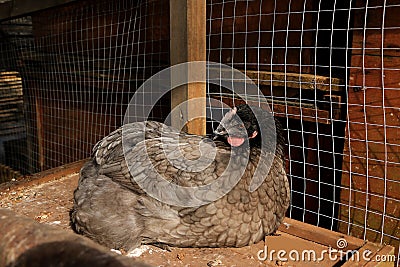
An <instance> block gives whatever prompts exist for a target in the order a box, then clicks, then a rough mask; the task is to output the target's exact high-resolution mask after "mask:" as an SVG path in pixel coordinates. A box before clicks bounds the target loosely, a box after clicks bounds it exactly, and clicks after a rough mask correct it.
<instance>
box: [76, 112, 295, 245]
mask: <svg viewBox="0 0 400 267" xmlns="http://www.w3.org/2000/svg"><path fill="white" fill-rule="evenodd" d="M252 110H254V111H256V112H257V111H258V110H260V109H258V108H252V109H250V107H249V106H248V105H240V106H238V107H237V108H234V109H233V110H231V111H230V112H228V113H227V114H226V115H225V117H224V118H223V120H222V121H221V124H220V125H219V126H218V128H217V130H216V131H215V132H214V133H215V138H214V141H211V140H210V139H207V138H205V137H202V136H196V135H189V134H185V133H182V132H178V131H177V130H175V129H174V128H172V127H168V126H166V125H164V124H162V123H159V122H154V121H147V122H137V123H131V124H126V125H124V126H123V127H125V128H124V130H123V127H121V128H119V129H117V130H116V131H114V132H112V133H111V134H110V135H108V136H107V137H105V138H104V139H103V140H101V141H99V142H98V143H97V144H96V145H95V147H94V148H93V154H92V158H91V160H90V161H89V162H87V163H86V164H85V165H84V166H83V168H82V170H81V172H80V179H79V184H78V188H77V189H76V190H75V192H74V207H73V209H72V211H71V225H72V227H73V228H74V229H75V231H77V232H78V233H80V234H83V235H85V236H88V237H89V238H91V239H93V240H95V241H97V242H99V243H101V244H103V245H105V246H107V247H110V248H116V249H119V248H123V249H125V250H127V251H129V250H132V249H134V248H136V247H138V246H140V245H141V244H157V245H160V244H161V245H167V246H177V247H242V246H246V245H250V244H253V243H256V242H258V241H260V240H262V239H263V238H264V236H265V235H269V234H272V233H274V232H275V231H276V230H277V228H278V226H279V225H280V224H281V222H282V221H283V218H284V216H285V212H286V210H287V208H288V206H289V196H290V194H289V183H288V179H287V176H286V172H285V163H284V149H283V145H284V140H283V137H282V134H281V133H280V132H279V131H280V129H281V126H280V124H279V123H278V122H277V121H276V131H277V133H275V132H272V131H275V127H273V126H271V125H269V124H271V121H264V122H263V118H262V117H261V119H259V120H258V121H257V120H256V117H255V115H254V114H253V112H252ZM239 118H240V119H239ZM260 127H263V128H260ZM240 130H242V131H240ZM124 131H126V132H127V133H128V134H127V135H126V136H127V137H126V140H124V143H125V145H128V146H129V149H127V150H126V151H125V153H124V147H123V144H122V143H123V142H122V139H123V138H122V136H123V132H124ZM260 132H263V134H262V135H261V134H260ZM245 135H246V136H245ZM143 136H144V138H143ZM275 136H276V137H277V140H276V142H275V141H274V142H272V141H270V140H265V139H268V138H269V137H271V138H274V137H275ZM263 139H264V140H263ZM262 142H265V144H267V145H266V147H267V151H265V152H263V151H262V150H261V144H262ZM172 143H174V144H176V143H178V144H179V149H175V150H179V151H180V153H181V154H180V155H181V156H182V157H185V158H186V159H188V160H189V162H190V160H196V159H198V158H199V157H201V156H202V155H212V159H211V161H210V162H208V164H207V166H206V167H205V168H204V169H202V170H201V171H197V170H196V168H193V167H192V166H190V164H188V161H185V160H180V159H179V158H175V160H172V161H171V160H170V159H169V158H168V153H165V151H164V148H166V147H168V146H169V145H171V144H172ZM201 143H203V144H205V145H203V146H202V147H201V148H200V149H199V144H201ZM268 144H270V145H268ZM271 144H272V145H271ZM125 145H124V146H125ZM171 146H172V145H171ZM172 147H173V146H172ZM208 150H210V151H208ZM246 151H247V152H248V153H247V156H248V158H247V159H246V158H245V157H246V156H243V157H242V156H241V154H243V155H246V153H245V152H246ZM232 153H233V154H235V157H236V158H235V159H236V160H239V161H241V162H245V166H244V172H242V175H241V177H239V179H238V182H237V183H235V184H234V185H233V188H232V189H231V190H230V191H229V192H228V193H226V194H225V195H223V196H222V197H219V198H218V199H216V200H213V201H212V202H210V203H205V204H203V205H200V206H195V207H188V206H187V207H182V206H179V205H172V204H168V203H164V202H162V201H159V200H157V199H155V198H153V197H151V196H149V195H148V194H147V193H146V191H145V190H143V189H142V187H140V186H139V185H138V184H137V182H136V181H138V180H137V179H136V178H138V177H139V178H140V177H141V178H140V179H147V181H148V182H149V183H151V182H152V181H153V179H154V175H153V172H154V171H153V172H152V171H151V170H152V168H154V170H156V171H157V173H159V174H160V175H161V176H162V177H163V178H164V179H166V180H167V181H170V182H171V183H173V184H176V185H179V186H185V187H193V186H202V185H207V184H210V183H211V182H213V181H215V180H217V179H218V178H219V177H220V176H221V175H223V174H224V175H227V177H229V176H230V173H229V171H232V172H235V170H236V169H235V168H236V167H235V166H236V165H235V162H234V163H233V165H231V166H233V167H232V168H228V167H227V166H228V164H229V160H230V158H231V157H230V156H231V154H232ZM262 153H266V154H268V153H272V155H270V156H271V157H270V159H271V161H272V165H271V164H270V166H271V168H268V167H267V165H268V164H267V162H263V158H262V157H261V155H262ZM124 154H125V155H124ZM210 157H211V156H210ZM146 159H150V160H146ZM260 159H261V160H260ZM245 160H246V161H245ZM127 162H129V164H127ZM149 164H151V165H152V166H153V167H152V168H150V166H149ZM237 165H240V164H237ZM256 168H259V171H261V175H262V178H263V180H262V183H261V185H260V186H259V187H258V188H256V189H255V190H254V191H252V190H249V186H250V184H251V181H252V179H253V175H254V172H255V170H256ZM232 176H233V173H232ZM152 186H153V187H156V184H155V185H154V184H153V185H152ZM212 190H213V188H212V187H210V191H212ZM166 193H171V192H166ZM176 197H178V198H179V197H180V195H179V194H176ZM183 197H185V196H183ZM188 201H190V200H188Z"/></svg>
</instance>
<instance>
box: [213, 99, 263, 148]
mask: <svg viewBox="0 0 400 267" xmlns="http://www.w3.org/2000/svg"><path fill="white" fill-rule="evenodd" d="M253 109H254V108H253ZM259 133H260V126H259V124H258V122H257V119H256V117H255V115H254V114H253V112H252V109H251V108H250V107H249V106H248V105H246V104H245V105H239V106H237V107H234V108H233V109H232V110H231V111H229V112H228V113H227V114H226V115H225V116H224V117H223V118H222V120H221V123H220V124H219V126H218V127H217V129H216V130H215V131H214V140H216V139H219V140H222V141H224V142H226V143H228V144H229V145H230V146H232V147H240V146H241V145H243V144H244V143H245V141H246V140H247V139H248V140H249V141H250V146H252V144H253V145H259V144H261V139H260V134H259Z"/></svg>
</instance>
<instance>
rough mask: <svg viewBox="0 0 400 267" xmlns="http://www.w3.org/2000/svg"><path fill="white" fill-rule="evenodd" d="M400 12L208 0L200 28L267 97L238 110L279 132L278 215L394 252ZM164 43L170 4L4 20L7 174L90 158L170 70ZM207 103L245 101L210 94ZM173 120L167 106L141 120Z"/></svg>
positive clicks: (0, 146) (380, 7)
mask: <svg viewBox="0 0 400 267" xmlns="http://www.w3.org/2000/svg"><path fill="white" fill-rule="evenodd" d="M399 12H400V2H399V1H389V0H381V1H372V0H369V1H368V0H367V1H362V0H324V1H323V0H302V1H294V0H282V1H278V0H274V1H269V0H253V1H240V0H208V1H207V24H206V27H207V60H209V61H214V62H221V63H225V64H228V65H230V66H232V67H234V68H236V69H239V70H241V71H243V72H244V73H246V74H247V75H248V76H249V77H250V78H252V79H253V80H254V81H255V82H256V83H257V84H258V85H259V87H260V90H261V91H262V93H263V95H264V96H261V95H250V94H248V95H246V97H247V101H248V102H249V103H251V104H255V105H259V104H260V100H261V99H262V98H263V97H265V98H266V99H267V100H268V101H269V104H270V106H271V109H272V110H273V112H274V114H275V116H276V117H278V118H279V119H280V121H281V122H282V124H283V125H284V128H285V136H286V139H287V146H286V148H287V151H286V152H287V173H288V176H289V178H290V183H291V199H292V202H291V206H290V208H289V211H288V216H289V217H291V218H294V219H297V220H300V221H304V222H308V223H311V224H315V225H317V226H320V227H325V228H328V229H331V230H335V231H341V232H343V233H345V234H350V235H353V236H357V237H360V238H364V239H368V240H371V241H375V242H379V243H386V244H392V245H394V246H396V247H398V244H399V240H400V219H399V218H400V209H398V207H399V204H400V195H399V192H400V180H399V175H398V170H399V165H400V163H399V162H400V158H399V155H400V153H399V145H400V144H399V141H398V138H397V133H398V131H399V128H400V124H399V121H400V117H399V109H400V103H399V98H398V97H397V93H398V90H399V88H400V81H399V78H398V77H399V76H398V75H397V72H398V71H399V65H400V62H399V56H398V53H399V47H400V44H399V41H398V40H399V38H398V36H399V33H400V22H399V20H398V19H397V14H399ZM169 36H170V32H169V6H168V1H167V0H160V1H152V0H148V1H128V0H118V1H106V0H102V1H89V0H87V1H76V2H74V3H72V4H69V5H66V6H63V7H60V8H58V9H57V11H55V10H48V11H40V12H38V13H34V14H32V17H25V18H21V19H14V20H10V21H4V22H1V23H0V37H1V39H0V58H1V61H0V90H2V91H1V93H0V97H2V98H1V99H0V108H1V109H0V112H1V113H0V114H1V115H2V114H3V113H5V112H6V111H7V110H8V111H7V112H8V113H10V114H12V116H11V117H9V118H8V119H7V120H8V121H7V123H8V125H14V126H15V125H19V126H21V127H19V128H18V129H11V130H8V132H6V133H5V131H4V130H3V129H5V126H3V123H4V122H5V120H3V116H1V117H0V124H1V127H0V129H1V130H0V131H1V133H0V163H1V164H3V165H4V166H6V165H7V167H4V169H6V170H5V171H4V173H6V172H7V173H11V174H10V175H11V176H12V177H15V176H17V175H19V174H18V173H14V171H18V172H21V173H22V174H25V173H34V172H37V171H41V170H44V169H48V168H52V167H55V166H60V165H63V164H66V163H69V162H72V161H76V160H79V159H83V158H86V157H88V156H89V154H90V150H91V147H92V146H93V144H94V143H95V142H96V141H97V140H99V139H100V138H102V137H103V136H105V135H107V134H108V133H109V132H110V131H112V130H114V129H115V128H117V127H118V126H120V125H121V124H122V122H123V116H124V112H125V109H126V106H127V104H128V102H129V100H130V98H131V96H132V95H133V93H134V92H135V90H136V89H137V88H138V87H139V86H140V85H141V83H142V82H143V81H145V80H146V79H147V78H148V77H150V76H151V75H152V74H154V73H156V72H157V71H159V70H161V69H163V68H165V67H167V66H169ZM8 80H12V84H11V81H8ZM21 85H22V88H23V91H22V93H23V94H21V90H20V89H21ZM3 87H4V88H8V89H5V90H4V91H3ZM9 88H13V90H14V91H13V94H14V95H13V96H12V97H13V98H15V103H14V104H13V105H14V106H11V104H10V103H11V102H10V100H9V98H10V96H6V97H5V98H4V95H5V93H3V92H5V91H6V90H9ZM207 95H208V97H210V98H216V99H218V100H221V101H223V102H225V103H228V104H231V105H232V104H238V103H240V102H241V99H240V98H238V96H236V95H233V94H232V93H231V92H229V91H227V90H225V89H224V88H218V87H214V86H211V85H210V86H208V88H207ZM3 99H5V100H3ZM21 99H23V106H22V107H21ZM4 103H7V104H6V105H5V104H4ZM6 106H7V107H6ZM214 108H215V107H214ZM9 110H12V111H11V112H10V111H9ZM210 110H211V109H210ZM169 111H170V100H169V99H168V96H167V97H166V98H165V99H163V100H162V101H161V102H160V103H159V104H158V106H157V108H156V109H154V112H153V114H152V117H151V118H150V119H156V120H163V119H164V118H165V117H166V116H167V115H168V113H169ZM213 112H215V109H213ZM222 112H224V110H223V109H222V107H221V113H222ZM21 114H23V116H21ZM4 125H5V124H4ZM208 126H209V131H211V130H212V129H215V127H216V124H215V123H214V124H213V123H212V122H211V123H209V124H208ZM16 128H17V127H16ZM0 166H2V165H0ZM397 251H398V252H397V255H399V250H397Z"/></svg>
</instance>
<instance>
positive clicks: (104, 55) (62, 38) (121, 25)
mask: <svg viewBox="0 0 400 267" xmlns="http://www.w3.org/2000/svg"><path fill="white" fill-rule="evenodd" d="M141 3H142V2H138V3H132V2H131V1H126V0H118V1H101V2H98V1H95V0H87V1H78V2H74V3H71V4H68V5H66V6H62V7H57V8H53V9H49V10H44V11H41V12H37V13H34V14H33V15H32V20H33V33H34V38H35V40H34V42H35V50H32V51H30V52H29V53H24V54H23V55H21V57H22V59H23V62H24V66H23V68H22V76H23V80H24V95H25V98H26V103H27V109H28V110H29V112H28V114H29V116H30V117H29V120H28V138H29V144H30V146H31V149H30V151H31V154H30V159H31V161H33V162H31V163H32V164H33V165H35V166H36V169H35V170H33V171H40V170H45V169H48V168H53V167H56V166H60V165H63V164H66V163H69V162H73V161H76V160H79V159H83V158H86V157H88V156H89V155H90V152H91V148H92V146H93V145H94V144H95V143H96V142H97V141H98V140H100V139H101V138H102V137H104V136H106V135H107V134H108V133H110V132H111V131H113V130H114V129H115V128H117V127H119V126H120V125H121V124H122V121H123V116H124V112H125V109H126V106H127V104H128V102H129V100H130V98H131V97H132V95H133V93H134V92H135V90H136V89H137V88H138V87H139V86H140V85H141V83H142V82H143V81H145V80H146V79H147V78H149V77H150V76H151V75H153V74H154V73H156V72H157V71H159V70H161V69H163V68H164V67H166V66H168V64H169V63H168V62H169V22H168V21H169V9H168V0H161V1H147V2H145V3H144V4H143V3H142V4H141ZM135 18H136V20H135ZM158 106H159V108H158V109H157V110H155V111H154V112H153V114H152V116H153V118H162V117H163V116H165V114H167V113H166V112H163V110H169V109H170V108H169V99H168V97H167V98H166V99H164V100H163V102H160V103H159V105H158Z"/></svg>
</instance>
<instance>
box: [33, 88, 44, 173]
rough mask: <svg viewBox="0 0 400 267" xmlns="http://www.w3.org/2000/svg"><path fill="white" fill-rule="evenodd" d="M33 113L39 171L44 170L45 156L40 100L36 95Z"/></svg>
mask: <svg viewBox="0 0 400 267" xmlns="http://www.w3.org/2000/svg"><path fill="white" fill-rule="evenodd" d="M35 111H36V132H37V133H36V134H37V143H38V162H39V169H40V170H41V171H43V170H44V164H45V155H44V141H45V140H44V129H43V107H42V100H41V98H40V97H39V96H38V95H36V97H35Z"/></svg>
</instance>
